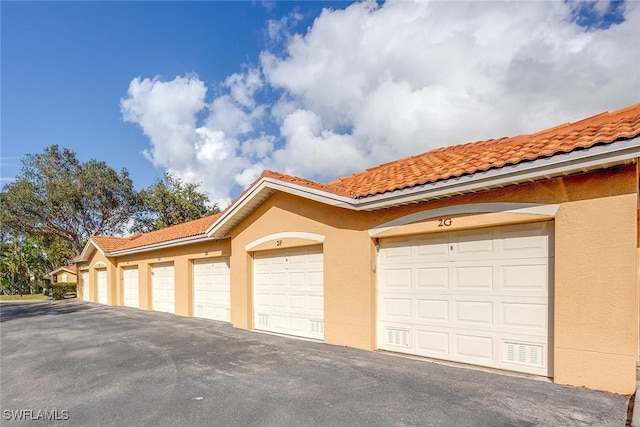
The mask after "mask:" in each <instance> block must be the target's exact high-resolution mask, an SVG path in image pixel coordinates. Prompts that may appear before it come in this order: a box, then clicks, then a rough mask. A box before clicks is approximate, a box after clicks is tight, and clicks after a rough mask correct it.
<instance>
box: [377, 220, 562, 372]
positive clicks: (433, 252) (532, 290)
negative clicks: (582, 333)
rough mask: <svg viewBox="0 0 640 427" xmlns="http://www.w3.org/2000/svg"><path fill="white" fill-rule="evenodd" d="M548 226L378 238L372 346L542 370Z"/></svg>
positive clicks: (548, 292)
mask: <svg viewBox="0 0 640 427" xmlns="http://www.w3.org/2000/svg"><path fill="white" fill-rule="evenodd" d="M552 240H553V226H552V225H551V224H548V223H537V224H528V225H519V226H509V227H499V228H490V229H480V230H472V231H460V232H452V233H442V234H431V235H422V236H412V237H401V238H393V239H385V240H381V241H380V251H379V256H378V348H380V349H385V350H391V351H397V352H403V353H410V354H416V355H421V356H428V357H433V358H440V359H446V360H453V361H458V362H464V363H470V364H475V365H482V366H489V367H495V368H499V369H507V370H512V371H519V372H526V373H531V374H536V375H545V376H552V366H551V364H550V360H552V358H551V349H552V348H553V343H552V331H553V325H552V323H551V319H552V317H551V313H552V312H553V300H552V296H553V290H552V284H553V271H552V270H553V241H552Z"/></svg>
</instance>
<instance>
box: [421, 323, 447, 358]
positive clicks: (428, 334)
mask: <svg viewBox="0 0 640 427" xmlns="http://www.w3.org/2000/svg"><path fill="white" fill-rule="evenodd" d="M449 335H450V334H449V332H438V331H429V330H420V329H418V330H416V348H417V349H418V351H419V352H421V354H423V355H434V354H435V355H436V356H440V357H441V356H446V355H448V354H449V353H450V350H449V346H450V344H449Z"/></svg>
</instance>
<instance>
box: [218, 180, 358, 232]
mask: <svg viewBox="0 0 640 427" xmlns="http://www.w3.org/2000/svg"><path fill="white" fill-rule="evenodd" d="M264 191H268V192H269V193H270V194H271V193H273V192H274V191H281V192H283V193H288V194H293V195H295V196H299V197H303V198H305V199H308V200H315V201H317V202H320V203H323V204H326V205H331V206H338V207H343V208H347V209H353V205H352V204H353V201H354V199H351V198H349V197H344V196H339V195H336V194H333V193H329V192H326V191H321V190H316V189H313V188H309V187H305V186H302V185H298V184H294V183H290V182H284V181H279V180H277V179H273V178H262V179H261V180H260V181H259V182H258V183H257V184H256V185H255V186H254V187H253V189H251V190H250V191H248V192H247V193H246V194H245V195H244V196H243V197H242V198H241V199H240V200H238V201H237V202H236V203H235V205H234V206H232V207H231V209H229V210H228V211H227V212H225V213H224V214H223V215H222V216H221V217H220V218H218V220H217V221H216V222H215V223H213V224H212V225H211V227H209V229H208V230H207V235H209V236H212V235H215V233H216V231H219V230H220V229H222V228H223V227H224V225H225V224H226V223H227V222H228V221H229V220H230V219H231V218H233V217H234V216H235V215H238V214H240V215H241V214H242V212H243V208H244V207H245V206H247V205H248V204H249V203H250V202H251V201H252V200H253V199H254V198H256V197H258V196H259V195H260V194H261V193H263V192H264Z"/></svg>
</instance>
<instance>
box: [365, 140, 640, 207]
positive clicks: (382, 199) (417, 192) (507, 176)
mask: <svg viewBox="0 0 640 427" xmlns="http://www.w3.org/2000/svg"><path fill="white" fill-rule="evenodd" d="M638 157H640V137H636V138H633V139H628V140H625V141H618V142H615V143H609V144H605V145H597V146H594V147H591V148H587V149H583V150H574V151H571V152H569V153H564V154H556V155H554V156H551V157H547V158H543V159H538V160H533V161H529V162H522V163H518V164H516V165H510V166H504V167H502V168H499V169H492V170H488V171H485V172H477V173H474V174H470V175H465V176H461V177H457V178H451V179H447V180H443V181H438V182H435V183H429V184H424V185H420V186H416V187H411V188H407V189H402V190H396V191H392V192H388V193H383V194H378V195H374V196H369V197H365V198H362V199H356V200H354V201H353V206H354V208H355V209H356V210H365V211H373V210H378V209H385V208H390V207H394V206H401V205H407V204H412V203H419V202H423V201H427V200H433V199H440V198H445V197H451V196H455V195H460V194H466V193H474V192H478V191H485V190H490V189H495V188H500V187H506V186H508V185H514V184H522V183H527V182H534V181H540V180H542V179H550V178H554V177H558V176H566V175H571V174H575V173H583V172H589V171H593V170H597V169H604V168H608V167H613V166H617V165H621V164H629V163H633V162H635V159H636V158H638Z"/></svg>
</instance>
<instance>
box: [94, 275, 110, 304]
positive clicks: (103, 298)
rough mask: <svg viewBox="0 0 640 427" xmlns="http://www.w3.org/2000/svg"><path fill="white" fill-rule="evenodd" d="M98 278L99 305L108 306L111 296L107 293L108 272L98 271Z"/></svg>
mask: <svg viewBox="0 0 640 427" xmlns="http://www.w3.org/2000/svg"><path fill="white" fill-rule="evenodd" d="M97 276H98V303H99V304H108V303H109V294H108V291H107V270H97Z"/></svg>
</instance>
